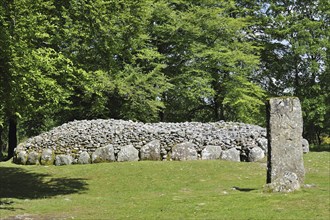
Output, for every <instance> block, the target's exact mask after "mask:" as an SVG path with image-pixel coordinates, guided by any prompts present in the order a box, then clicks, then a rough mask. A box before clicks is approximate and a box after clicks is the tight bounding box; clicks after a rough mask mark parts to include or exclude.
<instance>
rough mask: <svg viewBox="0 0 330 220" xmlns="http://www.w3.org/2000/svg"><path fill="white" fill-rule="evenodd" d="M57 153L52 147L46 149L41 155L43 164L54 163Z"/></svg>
mask: <svg viewBox="0 0 330 220" xmlns="http://www.w3.org/2000/svg"><path fill="white" fill-rule="evenodd" d="M54 160H55V154H54V153H53V151H52V150H51V149H44V150H43V151H42V153H41V156H40V164H41V165H52V164H54Z"/></svg>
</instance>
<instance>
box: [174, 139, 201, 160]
mask: <svg viewBox="0 0 330 220" xmlns="http://www.w3.org/2000/svg"><path fill="white" fill-rule="evenodd" d="M171 159H172V160H179V161H184V160H197V159H198V154H197V151H196V149H195V145H194V144H193V143H191V142H184V143H180V144H176V145H175V146H174V147H173V148H172V155H171Z"/></svg>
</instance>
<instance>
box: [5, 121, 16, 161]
mask: <svg viewBox="0 0 330 220" xmlns="http://www.w3.org/2000/svg"><path fill="white" fill-rule="evenodd" d="M16 146H17V118H16V116H11V117H9V129H8V157H7V160H9V159H10V158H12V157H13V156H14V150H15V148H16Z"/></svg>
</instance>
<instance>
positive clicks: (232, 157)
mask: <svg viewBox="0 0 330 220" xmlns="http://www.w3.org/2000/svg"><path fill="white" fill-rule="evenodd" d="M220 158H221V159H222V160H228V161H236V162H239V161H241V158H240V151H238V150H237V149H236V148H230V149H228V150H224V151H222V152H221V156H220Z"/></svg>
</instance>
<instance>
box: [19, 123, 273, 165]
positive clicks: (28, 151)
mask: <svg viewBox="0 0 330 220" xmlns="http://www.w3.org/2000/svg"><path fill="white" fill-rule="evenodd" d="M266 153H267V138H266V129H265V128H262V127H259V126H256V125H249V124H243V123H235V122H224V121H219V122H213V123H199V122H185V123H141V122H133V121H124V120H114V119H109V120H101V119H98V120H89V121H88V120H82V121H73V122H69V123H66V124H63V125H62V126H59V127H56V128H54V129H52V130H50V131H49V132H45V133H43V134H41V135H39V136H36V137H33V138H30V139H28V140H26V141H25V142H24V143H21V144H20V145H19V146H18V147H17V148H16V151H15V157H14V162H15V163H18V164H43V165H48V164H55V165H64V164H88V163H98V162H106V161H108V162H111V161H119V162H121V161H138V160H198V159H202V160H210V159H223V160H231V161H250V162H252V161H257V160H260V159H262V158H264V156H265V154H266Z"/></svg>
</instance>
